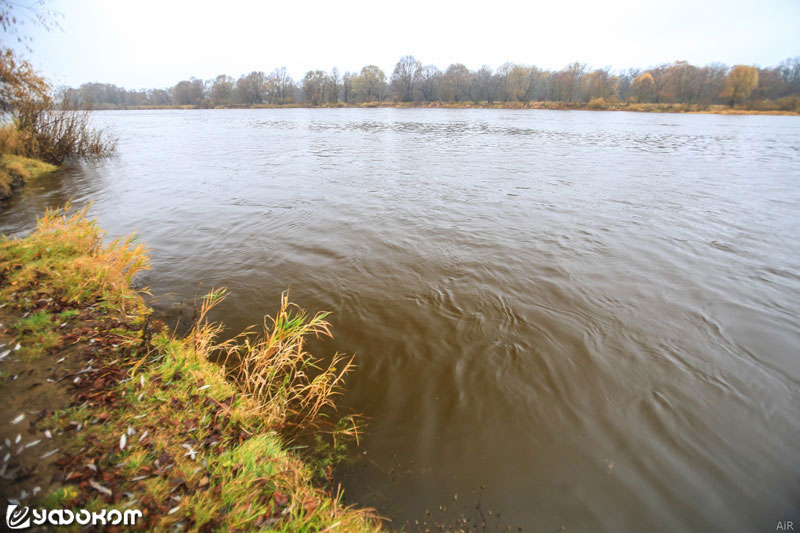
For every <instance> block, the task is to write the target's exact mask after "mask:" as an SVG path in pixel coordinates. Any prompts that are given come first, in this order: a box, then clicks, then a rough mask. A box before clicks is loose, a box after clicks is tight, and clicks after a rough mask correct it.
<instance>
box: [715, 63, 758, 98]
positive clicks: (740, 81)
mask: <svg viewBox="0 0 800 533" xmlns="http://www.w3.org/2000/svg"><path fill="white" fill-rule="evenodd" d="M757 86H758V69H757V68H755V67H749V66H747V65H736V66H735V67H733V68H732V69H731V71H730V73H729V74H728V79H726V80H725V87H724V88H723V89H722V93H721V94H720V97H721V98H723V99H724V100H725V101H727V102H728V103H729V105H730V106H731V107H733V106H734V105H736V104H737V103H740V102H742V101H744V100H747V99H748V98H750V94H751V93H752V92H753V89H755V88H756V87H757Z"/></svg>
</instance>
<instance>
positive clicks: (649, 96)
mask: <svg viewBox="0 0 800 533" xmlns="http://www.w3.org/2000/svg"><path fill="white" fill-rule="evenodd" d="M655 86H656V84H655V81H654V80H653V75H652V74H651V73H649V72H645V73H644V74H640V75H638V76H636V78H634V80H633V83H632V84H631V93H632V94H633V97H634V98H635V99H636V101H637V102H650V101H652V100H653V99H654V98H655Z"/></svg>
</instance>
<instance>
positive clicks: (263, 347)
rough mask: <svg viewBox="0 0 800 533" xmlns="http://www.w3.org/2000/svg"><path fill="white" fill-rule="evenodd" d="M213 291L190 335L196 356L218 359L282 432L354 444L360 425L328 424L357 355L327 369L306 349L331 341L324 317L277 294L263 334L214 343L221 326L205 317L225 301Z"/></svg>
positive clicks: (337, 359) (350, 420) (347, 420)
mask: <svg viewBox="0 0 800 533" xmlns="http://www.w3.org/2000/svg"><path fill="white" fill-rule="evenodd" d="M225 294H226V292H225V290H224V289H216V290H213V291H211V292H210V293H209V294H208V295H206V296H205V297H204V298H203V299H202V302H201V306H200V310H199V315H198V320H197V322H196V325H195V326H194V329H193V331H192V338H193V342H194V345H195V349H196V350H197V352H198V353H205V354H207V355H209V356H210V355H211V354H213V353H221V354H222V361H223V363H222V365H223V367H224V368H225V371H226V373H227V374H228V375H229V376H230V377H231V379H232V380H233V381H234V382H235V383H236V385H237V386H238V387H239V388H240V389H241V390H243V391H244V392H245V393H246V394H248V395H249V396H250V397H252V398H253V400H254V401H255V402H256V403H257V405H258V406H259V409H260V411H261V412H262V414H263V415H265V416H267V417H268V418H270V419H271V420H272V421H273V422H272V423H273V426H276V427H279V428H280V429H284V430H289V431H293V430H308V429H312V428H313V429H316V430H328V431H329V432H331V433H335V434H338V435H344V436H352V437H355V438H356V440H357V439H358V429H359V426H358V422H357V420H356V418H355V417H353V416H348V417H344V418H342V419H339V420H336V421H334V420H331V418H330V416H331V414H332V413H335V411H336V405H335V398H336V397H337V396H339V395H340V394H341V393H342V387H343V385H344V379H345V376H346V375H347V374H348V373H350V372H351V371H352V370H353V369H354V368H355V363H354V358H355V356H345V355H342V354H339V353H337V354H335V355H334V356H333V357H332V358H331V359H330V361H329V362H327V364H325V363H324V362H323V359H321V358H318V357H315V356H313V355H312V354H310V353H308V351H306V349H305V343H306V339H307V338H308V337H309V336H314V337H317V338H319V337H332V334H331V330H330V323H329V322H328V321H327V320H326V318H327V316H328V313H324V312H319V313H316V314H315V315H314V316H310V315H309V314H308V313H307V312H306V311H305V310H304V309H302V308H300V307H299V306H297V305H295V304H293V303H290V302H289V293H288V291H286V292H284V293H283V294H282V295H281V300H280V307H279V309H278V312H277V314H276V315H275V316H274V317H266V318H265V320H264V328H263V332H262V333H260V334H254V332H253V328H248V329H247V330H245V331H244V332H242V333H240V334H239V335H237V336H235V337H233V338H231V339H229V340H228V341H225V342H223V343H217V342H216V340H215V339H216V338H217V336H218V335H219V333H220V332H221V331H222V326H221V325H219V324H216V323H213V322H210V321H209V320H208V313H209V312H210V311H211V309H213V308H214V307H215V306H216V305H218V304H219V303H220V302H222V300H223V299H224V298H225Z"/></svg>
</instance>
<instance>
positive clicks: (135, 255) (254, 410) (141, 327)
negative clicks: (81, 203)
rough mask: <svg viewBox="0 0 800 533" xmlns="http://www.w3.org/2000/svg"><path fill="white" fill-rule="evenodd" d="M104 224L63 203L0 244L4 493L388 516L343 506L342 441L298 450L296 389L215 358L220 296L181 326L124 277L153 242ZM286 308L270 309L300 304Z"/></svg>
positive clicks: (217, 512) (288, 522) (363, 526)
mask: <svg viewBox="0 0 800 533" xmlns="http://www.w3.org/2000/svg"><path fill="white" fill-rule="evenodd" d="M102 237H103V233H102V231H101V230H100V229H99V228H98V227H97V225H96V224H95V223H94V221H92V220H89V219H87V218H86V216H85V210H83V211H78V212H74V211H71V210H70V209H69V207H67V208H65V210H63V211H55V212H48V213H46V214H45V215H44V217H42V218H41V219H40V220H39V222H38V224H37V228H36V230H35V231H34V232H33V233H32V234H31V235H30V236H28V237H26V238H24V239H6V238H4V239H3V240H2V241H0V300H2V301H3V304H2V306H0V324H2V326H0V391H2V397H3V399H4V402H5V405H6V407H5V409H4V413H5V414H4V416H3V419H2V420H0V446H2V448H3V449H2V456H3V458H2V463H1V464H0V475H2V477H3V483H2V485H0V487H2V488H0V495H2V496H3V497H4V498H6V499H7V500H8V501H9V502H10V503H12V504H18V505H21V506H31V507H33V508H45V509H51V510H52V509H71V510H73V512H76V513H77V512H78V511H79V510H87V511H89V512H103V511H104V510H105V511H106V512H107V511H110V510H112V509H117V510H119V511H120V512H123V511H126V510H136V511H141V513H142V515H141V518H140V519H139V521H138V522H137V523H136V527H137V528H138V529H142V530H159V531H163V530H167V529H172V528H175V527H178V528H180V529H187V530H195V531H210V530H223V531H228V530H244V529H255V528H265V529H269V530H277V531H320V530H325V531H333V530H342V531H367V530H375V529H379V523H378V522H377V520H376V519H375V518H374V517H373V515H372V514H371V513H370V512H369V511H368V510H357V509H353V508H349V507H346V506H344V505H343V503H342V501H343V500H342V495H341V493H340V492H339V491H338V489H337V488H336V487H334V486H333V482H332V479H331V470H330V468H329V467H330V462H331V461H332V454H333V451H331V452H329V453H328V455H327V456H321V457H318V458H316V459H315V461H314V462H309V460H307V459H305V458H301V457H299V456H297V455H296V453H295V452H294V451H292V450H291V449H290V447H289V444H288V441H287V439H286V438H285V432H283V429H284V428H285V427H286V426H287V425H289V424H290V423H292V421H293V420H294V419H293V418H291V415H292V414H294V413H295V411H296V410H297V409H292V410H291V412H290V408H292V404H290V403H287V395H288V394H290V393H292V392H293V391H292V390H287V389H285V388H284V389H280V388H278V389H269V390H268V392H270V391H271V393H270V394H267V395H264V394H261V395H256V394H250V395H248V394H244V393H243V391H242V390H241V389H240V388H239V387H237V386H236V385H234V384H233V383H231V382H230V381H229V380H228V379H226V376H225V373H224V372H223V369H222V367H220V366H219V365H217V364H214V363H212V362H210V361H209V354H210V353H211V352H212V351H213V350H215V349H219V348H220V347H222V346H223V345H225V343H217V341H216V339H215V337H216V334H217V333H219V331H220V329H219V326H218V325H216V324H213V323H211V322H209V321H207V320H206V319H205V315H206V313H207V312H208V310H209V309H210V308H211V307H213V305H214V302H215V301H218V300H219V298H220V297H221V295H222V293H221V292H220V291H212V293H211V295H210V296H209V298H207V299H206V300H204V302H203V305H202V306H201V307H200V309H199V315H198V317H197V320H196V322H195V327H194V328H193V329H192V331H191V333H190V334H189V336H187V337H185V338H176V337H175V336H174V335H172V334H170V332H169V331H168V330H166V328H165V327H164V326H163V325H161V324H159V323H158V322H157V321H154V320H152V317H151V310H150V309H149V308H148V307H147V306H146V305H145V303H144V300H143V299H142V293H141V292H138V291H136V290H134V289H133V288H132V286H131V283H132V281H133V277H134V275H135V274H136V273H137V272H139V271H142V270H146V269H147V268H148V264H149V262H148V261H149V260H148V257H147V255H146V250H145V249H144V247H143V246H142V245H140V244H136V243H135V242H134V239H133V238H132V237H131V238H128V239H124V240H114V241H112V242H110V243H108V244H106V245H104V244H103V241H102ZM284 302H285V299H284ZM286 309H287V306H286V305H283V306H282V307H281V312H280V313H279V314H278V315H277V316H276V321H281V320H283V319H288V321H289V322H295V321H297V319H298V317H303V316H305V315H304V314H303V313H302V312H297V313H294V314H292V313H291V312H289V311H287V310H286ZM316 318H317V317H314V319H316ZM323 318H324V317H323ZM314 319H312V321H313V320H314ZM300 321H301V322H302V320H300ZM277 329H278V324H277V322H276V330H277ZM304 331H305V330H303V331H300V332H299V338H297V339H295V341H296V342H298V343H300V344H302V334H303V332H304ZM266 338H267V340H269V339H271V338H272V337H270V336H269V334H267V337H266ZM228 346H229V345H228ZM284 347H285V346H284ZM229 353H230V352H229ZM245 353H247V352H245ZM277 353H281V352H277ZM300 353H301V354H303V355H307V354H304V353H303V352H302V351H300ZM284 372H285V371H284ZM343 374H344V371H342V372H341V374H340V375H339V377H341V376H342V375H343ZM284 375H289V374H286V373H285V374H284ZM323 399H327V400H330V399H331V398H330V397H325V398H323ZM301 400H302V399H301ZM305 427H307V428H310V427H313V426H312V425H308V426H305ZM333 449H336V445H334V446H333ZM73 527H75V528H79V526H77V525H75V524H73Z"/></svg>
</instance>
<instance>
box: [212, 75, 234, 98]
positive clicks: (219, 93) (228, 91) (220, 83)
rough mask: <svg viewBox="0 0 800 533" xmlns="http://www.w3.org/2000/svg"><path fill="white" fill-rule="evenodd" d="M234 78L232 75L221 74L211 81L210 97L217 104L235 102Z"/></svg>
mask: <svg viewBox="0 0 800 533" xmlns="http://www.w3.org/2000/svg"><path fill="white" fill-rule="evenodd" d="M233 85H234V80H233V78H231V77H230V76H226V75H225V74H220V75H219V76H217V77H216V78H214V80H213V81H212V82H211V90H210V91H209V98H210V99H211V103H212V104H213V105H215V106H218V105H230V104H232V103H233Z"/></svg>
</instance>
